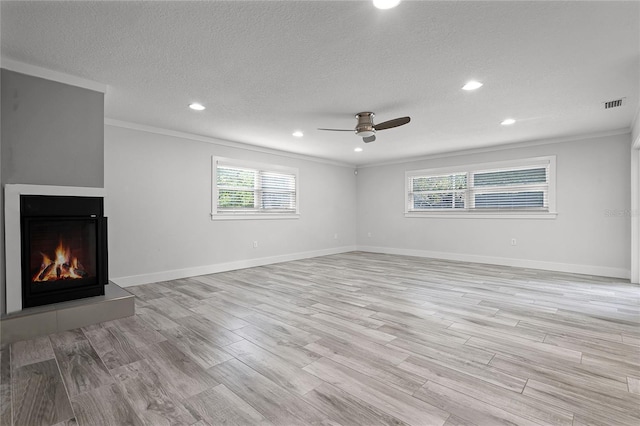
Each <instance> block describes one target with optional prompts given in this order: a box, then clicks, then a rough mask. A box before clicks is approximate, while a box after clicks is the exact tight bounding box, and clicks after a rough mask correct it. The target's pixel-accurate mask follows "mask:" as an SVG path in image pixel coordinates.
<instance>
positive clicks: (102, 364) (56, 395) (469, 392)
mask: <svg viewBox="0 0 640 426" xmlns="http://www.w3.org/2000/svg"><path fill="white" fill-rule="evenodd" d="M129 290H130V291H131V292H133V293H134V294H135V295H136V296H137V298H136V299H137V300H136V303H137V309H136V312H137V314H136V316H134V317H131V318H126V319H122V320H116V321H110V322H106V323H101V324H97V325H94V326H89V327H84V328H82V329H77V330H72V331H68V332H64V333H58V334H53V335H50V336H46V337H43V338H38V339H34V340H30V341H23V342H16V343H13V344H11V345H5V346H2V347H0V403H2V406H1V407H0V425H63V424H64V425H79V426H83V425H90V426H99V425H154V426H155V425H165V424H166V425H197V426H206V425H219V424H229V425H253V424H259V425H287V426H288V425H345V426H348V425H388V424H394V425H420V426H424V425H448V426H452V425H474V424H475V425H514V424H515V425H586V424H592V425H607V426H611V425H638V424H640V327H639V323H640V288H639V287H638V286H636V285H631V284H629V282H628V281H627V282H625V281H623V280H616V279H608V278H602V277H591V276H586V275H576V274H562V273H552V272H544V271H537V270H527V269H518V268H508V267H499V266H489V265H478V264H469V263H462V262H450V261H442V260H433V259H423V258H415V257H405V256H392V255H382V254H372V253H362V252H352V253H345V254H340V255H332V256H325V257H318V258H313V259H306V260H300V261H294V262H287V263H281V264H276V265H269V266H263V267H258V268H251V269H244V270H239V271H232V272H225V273H220V274H213V275H208V276H200V277H194V278H189V279H181V280H174V281H168V282H161V283H155V284H147V285H143V286H137V287H131V288H129Z"/></svg>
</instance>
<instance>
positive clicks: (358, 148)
mask: <svg viewBox="0 0 640 426" xmlns="http://www.w3.org/2000/svg"><path fill="white" fill-rule="evenodd" d="M354 151H355V152H362V148H360V147H357V148H356V149H354Z"/></svg>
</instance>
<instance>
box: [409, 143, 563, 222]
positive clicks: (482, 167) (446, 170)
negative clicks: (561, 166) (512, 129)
mask: <svg viewBox="0 0 640 426" xmlns="http://www.w3.org/2000/svg"><path fill="white" fill-rule="evenodd" d="M535 166H544V167H547V166H549V186H548V189H547V200H548V211H541V212H536V211H532V210H526V211H512V210H493V211H492V210H484V209H483V211H471V210H469V209H456V210H452V211H446V212H445V211H410V210H409V200H408V198H407V197H408V196H409V190H410V188H409V178H411V177H414V176H423V175H444V174H456V173H474V172H477V171H487V170H491V169H503V168H509V167H513V168H517V167H535ZM404 216H405V217H407V218H439V219H444V218H446V219H454V218H455V219H555V218H556V217H557V216H558V212H557V210H556V156H555V155H551V156H546V157H533V158H524V159H517V160H505V161H496V162H491V163H476V164H464V165H459V166H451V167H438V168H433V169H422V170H407V171H406V172H405V176H404Z"/></svg>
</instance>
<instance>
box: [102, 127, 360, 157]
mask: <svg viewBox="0 0 640 426" xmlns="http://www.w3.org/2000/svg"><path fill="white" fill-rule="evenodd" d="M104 124H105V126H111V127H120V128H123V129H130V130H137V131H140V132H146V133H155V134H157V135H164V136H172V137H175V138H181V139H187V140H192V141H196V142H205V143H210V144H213V145H220V146H226V147H230V148H237V149H243V150H246V151H254V152H260V153H263V154H271V155H277V156H280V157H287V158H295V159H297V160H306V161H313V162H314V163H322V164H330V165H332V166H338V167H348V168H355V167H356V166H355V165H354V164H349V163H341V162H339V161H332V160H328V159H325V158H320V157H312V156H310V155H304V154H296V153H293V152H287V151H280V150H277V149H272V148H264V147H260V146H256V145H249V144H246V143H242V142H234V141H228V140H223V139H216V138H212V137H209V136H201V135H196V134H193V133H187V132H179V131H176V130H169V129H163V128H161V127H155V126H148V125H146V124H138V123H132V122H129V121H122V120H115V119H113V118H106V117H105V119H104Z"/></svg>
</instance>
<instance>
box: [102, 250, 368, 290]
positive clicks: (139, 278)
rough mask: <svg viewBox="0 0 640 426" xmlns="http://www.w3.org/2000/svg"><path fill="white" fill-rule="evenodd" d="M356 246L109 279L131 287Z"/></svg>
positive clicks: (288, 259) (322, 253) (312, 255)
mask: <svg viewBox="0 0 640 426" xmlns="http://www.w3.org/2000/svg"><path fill="white" fill-rule="evenodd" d="M355 250H356V247H355V246H344V247H336V248H330V249H324V250H314V251H305V252H300V253H291V254H283V255H280V256H269V257H260V258H257V259H243V260H237V261H234V262H225V263H216V264H213V265H204V266H194V267H193V268H184V269H173V270H170V271H159V272H151V273H148V274H140V275H131V276H127V277H118V278H112V277H110V278H109V279H110V280H111V281H113V282H114V283H116V284H118V285H119V286H120V287H131V286H135V285H141V284H149V283H155V282H160V281H168V280H177V279H180V278H188V277H196V276H198V275H207V274H215V273H218V272H226V271H234V270H237V269H244V268H252V267H255V266H264V265H271V264H274V263H281V262H289V261H291V260H300V259H308V258H310V257H318V256H327V255H330V254H338V253H346V252H350V251H355Z"/></svg>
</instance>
